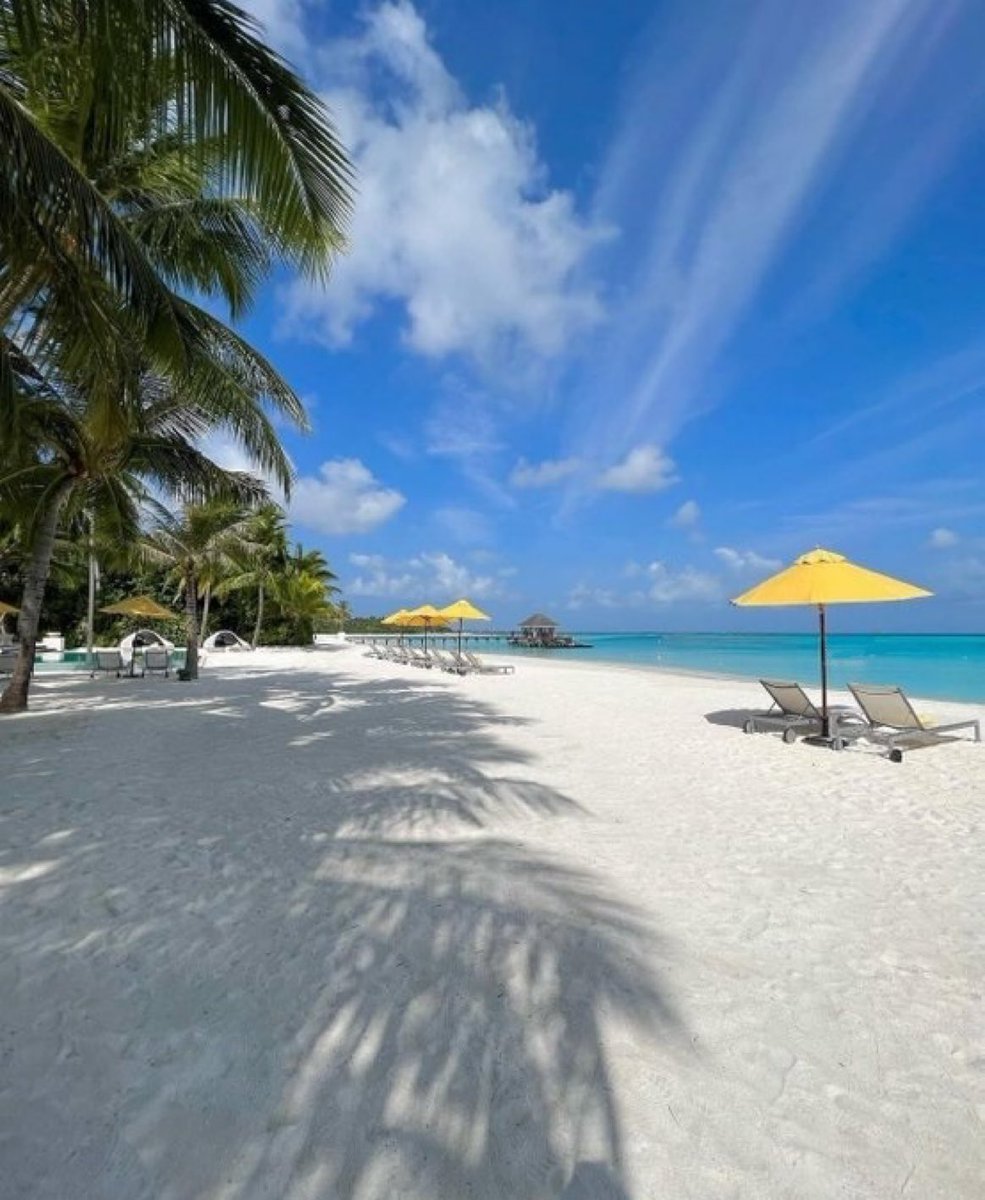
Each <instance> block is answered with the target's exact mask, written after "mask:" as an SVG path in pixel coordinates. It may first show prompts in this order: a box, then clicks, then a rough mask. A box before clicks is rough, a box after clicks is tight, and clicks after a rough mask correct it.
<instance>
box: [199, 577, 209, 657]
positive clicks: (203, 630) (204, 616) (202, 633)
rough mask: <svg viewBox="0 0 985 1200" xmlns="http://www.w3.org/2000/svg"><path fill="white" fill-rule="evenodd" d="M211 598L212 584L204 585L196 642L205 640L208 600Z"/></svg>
mask: <svg viewBox="0 0 985 1200" xmlns="http://www.w3.org/2000/svg"><path fill="white" fill-rule="evenodd" d="M211 599H212V584H211V583H207V584H206V585H205V599H204V600H203V601H202V628H201V629H200V630H199V631H198V644H199V645H200V646H201V644H202V643H203V642H204V641H205V638H206V636H207V634H208V632H209V601H210V600H211Z"/></svg>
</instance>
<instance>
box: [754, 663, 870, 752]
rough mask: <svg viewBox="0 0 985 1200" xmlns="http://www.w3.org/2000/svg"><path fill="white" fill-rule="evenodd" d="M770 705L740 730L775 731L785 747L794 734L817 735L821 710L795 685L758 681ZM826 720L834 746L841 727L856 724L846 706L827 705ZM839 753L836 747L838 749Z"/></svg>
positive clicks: (856, 715)
mask: <svg viewBox="0 0 985 1200" xmlns="http://www.w3.org/2000/svg"><path fill="white" fill-rule="evenodd" d="M759 682H760V683H761V684H762V685H763V687H764V688H765V689H766V691H767V693H768V694H769V697H770V699H771V700H772V701H773V705H772V707H771V708H770V709H769V711H768V712H765V713H759V714H757V715H755V716H751V717H749V718H748V719H747V720H746V722H745V724H744V725H743V726H742V729H743V732H744V733H758V732H759V731H760V729H766V730H774V729H775V730H779V731H780V732H781V733H782V735H783V740H784V741H785V742H787V743H791V742H795V741H796V740H797V732H798V730H801V731H803V732H809V733H818V732H820V730H821V726H822V724H823V720H824V718H823V716H822V714H821V710H820V709H819V708H818V707H817V705H816V704H815V703H814V701H813V700H812V699H811V698H810V696H808V694H807V693H806V692H805V691H804V689H803V688H802V687H801V686H800V684H799V683H795V682H793V681H792V680H785V679H761V680H760V681H759ZM828 717H829V720H830V723H831V728H832V734H833V736H834V737H835V742H836V745H837V743H838V737H837V735H838V731H839V730H840V728H841V726H843V725H845V724H851V723H852V722H853V721H854V722H856V723H857V722H860V721H861V720H862V718H861V716H860V714H859V713H858V712H857V711H856V710H855V709H854V708H851V707H850V706H848V705H845V704H836V705H830V704H829V705H828ZM838 748H839V749H840V746H838Z"/></svg>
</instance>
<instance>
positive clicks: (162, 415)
mask: <svg viewBox="0 0 985 1200" xmlns="http://www.w3.org/2000/svg"><path fill="white" fill-rule="evenodd" d="M209 402H210V407H211V411H210V407H206V406H205V404H204V403H203V404H200V405H199V404H195V403H192V402H190V401H189V400H188V399H187V398H186V397H184V396H177V395H175V393H174V391H173V389H172V388H171V387H170V386H169V385H168V384H167V382H166V381H164V380H160V379H155V378H153V377H145V378H144V379H142V380H140V381H138V385H137V386H136V388H135V394H134V395H133V396H132V397H129V401H128V404H127V405H126V406H125V407H124V408H123V409H122V410H121V411H120V413H119V414H117V419H115V420H114V421H112V422H106V421H105V419H104V416H105V414H104V413H103V412H102V411H101V410H100V408H99V406H98V405H94V404H92V403H91V402H90V400H89V399H88V398H87V397H85V396H80V395H78V394H75V393H73V392H72V391H70V390H68V389H66V390H64V391H63V392H61V393H55V394H50V393H49V392H48V391H47V390H45V389H40V390H39V391H38V392H37V393H36V394H35V395H34V396H32V397H30V398H29V399H25V398H23V397H21V398H20V400H19V403H18V405H17V420H16V423H15V429H16V431H17V436H16V437H12V438H11V439H9V440H8V441H7V442H6V443H5V444H4V446H3V448H2V457H0V503H2V504H3V505H4V507H5V509H6V511H7V512H8V513H10V514H12V515H13V516H14V517H15V518H19V520H20V524H21V527H22V528H23V529H24V530H25V536H24V542H25V544H26V546H27V547H28V548H29V550H28V553H27V554H26V555H25V558H24V561H23V563H22V573H23V597H22V600H21V605H20V608H21V612H20V617H19V620H18V641H19V645H20V653H19V655H18V659H17V662H16V664H15V667H14V671H13V673H12V675H11V679H10V683H9V684H8V686H7V688H6V690H5V691H4V693H3V695H2V696H0V712H15V711H19V710H21V709H23V708H25V707H26V706H27V695H28V688H29V686H30V678H31V671H32V668H33V665H34V650H35V645H36V643H37V634H38V626H39V622H40V616H41V605H42V601H43V599H44V592H45V587H46V585H47V581H48V574H49V571H50V568H51V559H52V553H53V550H54V547H55V539H56V535H57V532H58V527H59V524H60V522H62V521H63V520H66V519H71V517H72V516H73V514H77V513H78V512H79V511H80V510H81V509H83V508H94V509H98V511H99V514H100V524H101V526H102V528H103V529H104V530H105V531H107V533H108V534H109V535H110V536H112V537H113V539H114V540H115V541H116V542H117V543H118V544H121V545H122V544H125V543H127V542H132V541H134V539H135V538H136V536H137V533H138V531H139V526H140V515H141V506H142V505H146V504H148V503H149V502H150V494H149V491H148V487H149V485H150V486H153V487H154V488H155V489H157V490H159V491H161V492H164V493H172V494H174V493H177V494H186V495H190V496H193V497H205V496H208V495H212V494H216V493H219V492H221V493H225V494H227V495H232V496H235V497H236V498H238V499H239V500H240V501H241V502H251V501H254V500H256V499H258V498H260V497H262V496H263V495H264V489H263V485H262V484H261V483H260V482H259V481H258V480H257V479H254V478H253V477H252V476H250V475H246V474H243V473H240V472H228V471H223V470H221V469H220V468H219V467H218V466H216V464H215V463H214V462H212V460H211V459H209V458H208V457H207V456H206V455H205V454H204V453H203V452H202V451H201V450H200V449H199V447H198V441H199V438H200V437H201V435H202V432H203V431H204V430H205V429H207V428H208V427H209V423H210V418H212V419H213V420H214V419H215V418H216V417H217V415H218V414H219V413H221V412H222V411H223V409H224V408H225V407H226V405H227V404H229V405H231V411H234V412H236V413H238V416H239V420H240V427H241V430H242V432H243V434H244V436H245V438H246V440H247V441H252V440H253V438H254V437H256V438H257V439H258V440H259V442H260V443H264V442H265V441H266V439H267V429H266V426H267V423H268V422H267V419H266V418H265V417H264V416H263V415H262V413H260V412H257V414H256V416H255V419H251V416H252V414H251V409H250V406H249V405H244V404H243V400H242V397H241V396H240V394H239V392H238V391H237V390H236V389H233V390H232V392H231V393H230V392H228V391H227V392H225V393H216V394H215V395H214V396H212V397H211V398H209ZM121 416H122V417H123V418H125V420H126V422H127V424H126V425H125V426H123V427H121V425H120V423H119V418H120V417H121ZM25 447H26V449H25ZM31 447H36V448H38V449H35V450H34V451H33V452H32V450H31V449H30V448H31ZM275 461H279V462H281V465H282V469H283V470H284V472H287V471H288V470H289V466H288V464H287V462H286V460H283V459H282V458H280V457H278V456H275Z"/></svg>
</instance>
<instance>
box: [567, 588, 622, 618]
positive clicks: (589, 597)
mask: <svg viewBox="0 0 985 1200" xmlns="http://www.w3.org/2000/svg"><path fill="white" fill-rule="evenodd" d="M625 604H626V601H625V600H624V599H623V598H622V597H620V596H619V595H618V593H616V592H614V591H612V589H611V588H601V587H590V586H589V585H588V584H587V583H578V584H575V586H574V587H573V588H572V589H571V591H570V592H569V593H568V599H567V600H566V601H565V607H566V608H569V609H571V610H572V611H573V612H577V611H578V609H581V608H585V607H586V606H588V607H595V608H623V607H624V606H625Z"/></svg>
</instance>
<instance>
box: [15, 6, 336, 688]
mask: <svg viewBox="0 0 985 1200" xmlns="http://www.w3.org/2000/svg"><path fill="white" fill-rule="evenodd" d="M349 205H350V171H349V166H348V162H347V159H346V155H345V151H344V149H343V148H342V146H341V144H340V143H339V140H338V137H337V135H336V133H335V130H334V128H333V126H332V124H331V121H330V119H329V116H328V114H327V112H326V110H325V109H324V107H323V106H322V104H321V102H320V101H319V100H318V98H317V97H316V96H315V94H314V93H313V92H312V91H311V90H310V89H309V88H308V87H307V86H306V85H305V84H304V83H303V82H302V81H301V80H300V79H299V78H298V77H297V76H296V75H295V74H294V72H293V71H292V70H291V69H290V67H288V66H287V64H285V63H284V62H283V61H282V60H281V59H279V58H278V57H277V56H276V55H275V54H273V53H272V52H271V51H270V50H268V49H267V48H266V47H265V46H264V45H263V44H262V42H261V41H260V40H259V38H258V37H257V32H256V29H255V27H254V25H253V24H252V22H251V20H250V19H249V18H248V17H247V16H246V14H245V13H243V12H242V10H240V9H239V8H238V7H236V6H235V5H234V4H232V3H229V2H228V0H141V2H140V3H134V2H133V0H0V431H2V440H0V518H2V522H0V524H2V528H0V538H3V539H5V540H4V541H2V542H0V546H3V547H6V550H5V553H6V554H7V556H8V557H9V555H10V547H11V546H13V547H14V550H15V553H16V557H17V561H18V576H19V584H20V604H19V607H20V615H19V619H18V640H19V657H18V662H17V666H16V668H15V670H14V674H13V676H12V679H11V682H10V684H9V685H8V687H7V689H6V691H5V692H4V694H3V696H2V698H0V711H11V710H16V709H19V708H23V707H25V706H26V703H27V695H28V686H29V682H30V676H31V669H32V666H33V662H34V650H35V644H36V640H37V635H38V629H39V622H40V619H41V613H42V609H43V605H44V603H45V597H46V591H47V587H48V581H49V576H50V573H51V565H52V561H53V557H54V556H55V554H56V547H57V544H58V540H59V538H60V537H66V536H70V535H71V531H72V530H73V529H77V528H78V526H79V525H80V523H82V524H83V525H85V524H88V527H89V528H90V529H91V530H95V529H97V528H98V529H99V530H100V532H101V534H102V535H103V536H106V537H109V538H110V539H111V540H114V541H115V542H116V544H118V545H119V544H125V543H126V544H129V543H132V542H134V541H135V540H137V537H138V533H139V531H140V530H141V528H144V527H146V524H147V513H148V511H150V510H153V508H154V506H155V503H156V502H157V501H159V500H160V499H161V498H162V496H165V495H170V496H173V497H176V498H178V499H179V500H180V502H181V503H183V504H185V505H186V506H191V508H190V509H189V508H187V507H186V509H185V514H186V516H187V515H188V513H189V512H194V511H195V506H200V505H207V504H209V503H210V502H216V503H219V504H226V505H234V506H238V507H239V509H241V510H242V511H243V513H244V516H243V520H247V519H248V516H247V514H246V509H247V508H248V507H249V506H251V505H256V504H258V503H260V502H261V501H262V500H263V498H264V494H265V489H264V486H263V484H262V483H261V482H260V479H259V478H255V477H253V476H252V475H249V474H244V473H236V472H230V471H225V470H223V469H221V468H220V467H219V466H218V465H217V464H216V463H215V462H214V461H212V460H211V459H210V458H209V457H208V455H207V453H206V452H205V450H204V449H203V446H204V445H205V444H207V443H206V441H205V439H206V438H207V436H208V435H209V434H210V433H212V432H215V431H218V430H221V431H224V432H226V433H228V434H231V435H232V436H233V437H234V438H235V439H236V440H237V441H238V442H239V443H240V445H241V446H242V447H243V448H244V449H245V450H246V451H247V453H248V455H249V457H250V459H251V461H252V462H253V463H254V464H255V467H256V470H257V471H258V472H260V473H261V474H262V475H263V476H264V477H266V478H270V479H273V480H274V481H276V483H277V485H278V486H279V488H280V489H281V490H283V491H284V493H285V494H287V493H288V491H289V488H290V482H291V468H290V463H289V460H288V458H287V455H286V454H285V452H284V449H283V447H282V445H281V442H280V438H279V436H278V434H277V430H276V428H275V425H274V420H273V418H274V417H275V416H280V417H281V418H282V419H285V420H286V422H287V423H288V424H289V425H292V426H293V427H295V428H298V429H303V428H305V425H306V418H305V413H304V409H303V406H302V404H301V401H300V400H299V398H298V397H297V396H296V395H295V393H294V391H293V390H292V389H291V387H290V386H289V384H288V383H286V382H285V381H284V380H283V379H282V378H281V377H280V376H279V374H278V373H277V371H276V370H275V369H274V368H273V366H272V365H271V364H270V363H269V362H267V361H266V360H265V359H264V358H263V356H262V355H260V354H259V353H258V352H257V351H256V350H255V349H254V348H253V347H251V346H250V345H249V344H248V343H247V342H246V341H245V340H244V339H243V338H242V337H241V336H240V335H238V334H237V333H236V332H235V330H234V329H233V328H232V327H231V326H230V325H228V324H226V323H224V322H223V321H222V320H219V319H218V318H217V317H216V316H215V315H214V309H215V305H216V304H217V303H218V304H221V305H224V307H225V309H226V311H227V312H228V315H229V317H230V319H232V320H235V319H236V318H238V317H239V316H240V315H242V314H243V313H244V312H245V311H246V310H247V309H248V307H249V305H250V302H251V300H252V299H253V297H254V296H255V294H256V292H257V288H258V286H259V285H260V283H261V282H262V281H263V280H264V279H265V278H266V277H267V276H268V275H269V272H270V270H271V269H272V267H273V266H274V265H275V264H276V263H278V262H281V263H288V264H290V265H291V266H292V267H293V268H294V269H296V270H300V271H304V272H308V273H310V274H312V275H314V276H316V277H320V278H327V273H328V270H329V268H330V265H331V262H332V260H333V257H334V255H335V254H336V253H337V252H338V251H339V250H340V249H341V248H342V245H343V237H344V228H345V223H346V217H347V214H348V210H349ZM203 298H206V299H208V301H209V307H208V308H206V307H203V306H202V304H200V303H198V302H197V301H200V300H202V299H203ZM178 532H179V531H178V530H177V529H170V530H169V529H168V527H167V522H164V523H161V522H159V523H158V528H157V529H156V531H155V532H154V533H153V534H149V535H148V539H147V543H146V544H147V553H148V554H152V553H153V549H152V546H153V544H154V540H153V539H154V538H155V537H156V538H157V552H158V553H159V554H164V553H165V551H164V549H163V546H164V543H165V542H166V539H167V537H168V536H169V534H171V535H174V537H175V538H176V539H177V538H178ZM178 541H180V539H178ZM178 541H175V542H174V544H173V545H172V549H173V550H175V552H176V553H177V550H176V547H177V545H178ZM216 562H217V563H224V562H225V559H224V557H223V555H221V554H220V555H218V558H217V560H216ZM179 565H180V564H179V563H178V562H177V560H176V561H175V562H174V563H172V567H171V569H172V570H174V569H175V568H177V567H178V566H179ZM186 566H187V561H186ZM215 567H216V564H215V563H212V562H211V560H210V561H209V563H208V564H207V566H206V569H205V573H204V574H202V575H198V574H196V573H195V572H192V575H191V576H189V574H188V572H187V570H185V569H184V568H182V571H183V574H182V578H183V581H184V587H185V603H186V608H187V609H188V614H189V620H190V621H191V618H192V616H193V615H194V617H195V622H193V623H197V619H198V618H197V589H198V585H199V583H201V584H202V585H203V586H204V587H205V589H206V595H211V592H212V590H213V588H214V587H215V586H217V584H218V576H216V578H215V580H213V578H212V574H211V573H212V572H213V570H214V568H215ZM190 583H191V584H192V585H193V586H192V587H191V588H189V584H190ZM189 590H190V591H191V593H192V598H191V599H189ZM290 603H291V604H292V605H293V606H294V607H295V608H296V609H297V610H298V611H299V612H300V611H302V609H303V608H304V606H303V605H302V604H301V603H300V597H299V596H298V597H295V599H294V600H292V601H291V602H290ZM192 605H194V606H195V613H194V614H193V613H192V611H191V608H192ZM298 619H299V620H300V619H301V618H298ZM309 619H310V616H307V617H305V618H304V620H309ZM193 640H195V641H196V643H197V638H195V639H193Z"/></svg>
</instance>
